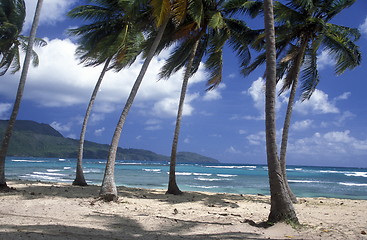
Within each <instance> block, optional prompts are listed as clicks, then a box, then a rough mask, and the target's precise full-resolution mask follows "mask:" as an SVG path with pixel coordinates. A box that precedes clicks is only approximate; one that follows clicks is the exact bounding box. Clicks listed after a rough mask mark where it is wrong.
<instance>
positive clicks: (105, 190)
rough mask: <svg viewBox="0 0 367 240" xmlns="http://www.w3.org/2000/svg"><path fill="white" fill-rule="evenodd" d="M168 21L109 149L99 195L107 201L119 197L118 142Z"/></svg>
mask: <svg viewBox="0 0 367 240" xmlns="http://www.w3.org/2000/svg"><path fill="white" fill-rule="evenodd" d="M168 21H169V17H166V19H165V20H164V22H163V23H162V25H161V26H160V27H159V31H158V34H157V36H156V38H155V39H154V42H153V44H152V46H151V48H150V49H149V52H148V54H147V57H146V59H145V61H144V64H143V66H142V68H141V70H140V73H139V75H138V77H137V79H136V81H135V83H134V86H133V88H132V89H131V92H130V95H129V97H128V99H127V101H126V104H125V107H124V109H123V111H122V113H121V116H120V119H119V121H118V123H117V126H116V129H115V132H114V134H113V138H112V141H111V146H110V150H109V153H108V159H107V163H106V169H105V173H104V177H103V182H102V186H101V191H100V193H99V196H100V197H101V198H102V199H104V200H105V201H115V200H117V198H118V196H117V188H116V183H115V176H114V172H115V160H116V153H117V147H118V144H119V141H120V136H121V132H122V128H123V126H124V123H125V120H126V117H127V114H128V113H129V110H130V108H131V106H132V104H133V101H134V99H135V96H136V94H137V92H138V90H139V87H140V84H141V82H142V80H143V77H144V75H145V73H146V71H147V69H148V66H149V63H150V61H151V60H152V58H153V57H154V54H155V51H156V49H157V47H158V44H159V43H160V41H161V39H162V36H163V32H164V30H165V28H166V26H167V23H168Z"/></svg>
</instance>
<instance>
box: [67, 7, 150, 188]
mask: <svg viewBox="0 0 367 240" xmlns="http://www.w3.org/2000/svg"><path fill="white" fill-rule="evenodd" d="M90 2H91V3H94V4H99V5H83V6H78V7H76V8H74V9H73V10H71V11H70V12H69V13H68V15H69V16H70V17H72V18H81V19H85V20H89V21H93V22H92V23H89V24H87V25H84V26H81V27H78V28H76V29H70V30H69V32H70V34H72V35H75V36H79V37H80V39H79V47H78V48H77V50H76V54H77V55H78V57H79V59H80V61H81V63H83V64H84V66H93V67H95V66H98V65H101V64H104V67H103V69H102V71H101V73H100V76H99V78H98V80H97V82H96V85H95V87H94V90H93V93H92V95H91V98H90V101H89V104H88V107H87V110H86V113H85V116H84V120H83V125H82V130H81V133H80V139H79V153H78V159H77V167H76V178H75V180H74V182H73V185H79V186H86V185H87V183H86V181H85V178H84V173H83V167H82V161H83V149H84V139H85V133H86V129H87V123H88V119H89V116H90V113H91V111H92V107H93V104H94V101H95V99H96V96H97V93H98V91H99V88H100V85H101V83H102V80H103V77H104V75H105V73H106V72H107V71H108V70H110V69H114V70H115V71H120V70H121V69H122V68H123V67H126V66H129V65H131V64H132V63H133V62H134V61H135V59H136V57H137V56H138V55H139V53H140V44H141V42H142V40H143V39H144V37H143V34H142V33H141V31H137V28H136V23H135V22H134V21H131V20H130V19H129V16H128V15H126V12H127V11H128V10H129V8H131V5H129V4H128V2H125V1H118V0H110V1H103V2H101V1H95V0H90Z"/></svg>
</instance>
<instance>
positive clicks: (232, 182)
mask: <svg viewBox="0 0 367 240" xmlns="http://www.w3.org/2000/svg"><path fill="white" fill-rule="evenodd" d="M105 163H106V160H98V159H85V160H84V162H83V167H84V173H85V178H86V180H87V182H88V183H89V184H96V185H100V184H101V182H102V178H103V174H104V168H105ZM75 166H76V160H75V159H54V158H14V157H13V158H7V160H6V178H7V179H8V180H10V179H23V180H33V181H35V180H40V181H48V182H66V183H71V182H72V181H73V180H74V178H75ZM168 171H169V164H168V163H166V162H137V161H116V168H115V180H116V184H117V185H118V186H120V185H123V186H127V187H138V188H154V189H166V188H167V182H168ZM176 172H177V182H178V185H179V187H180V189H181V190H183V191H206V192H218V193H223V192H225V193H236V194H264V195H269V184H268V175H267V174H268V172H267V167H266V166H265V165H253V164H250V165H247V164H224V163H220V164H178V165H177V169H176ZM287 173H288V179H289V182H290V185H291V188H292V189H293V191H294V193H295V194H296V195H297V196H298V197H333V198H348V199H365V200H367V169H363V168H336V167H307V166H289V167H288V168H287Z"/></svg>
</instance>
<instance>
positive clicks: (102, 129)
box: [94, 127, 106, 136]
mask: <svg viewBox="0 0 367 240" xmlns="http://www.w3.org/2000/svg"><path fill="white" fill-rule="evenodd" d="M105 130H106V128H104V127H102V128H100V129H96V130H94V135H96V136H102V134H103V132H104V131H105Z"/></svg>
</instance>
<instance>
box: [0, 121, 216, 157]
mask: <svg viewBox="0 0 367 240" xmlns="http://www.w3.org/2000/svg"><path fill="white" fill-rule="evenodd" d="M7 122H8V121H7V120H0V136H1V138H2V137H3V135H4V132H5V128H6V126H7ZM78 145H79V141H78V140H75V139H71V138H64V137H63V136H62V134H61V133H59V132H58V131H56V130H55V129H54V128H52V127H51V126H50V125H48V124H44V123H37V122H34V121H29V120H17V121H16V123H15V125H14V132H13V136H12V138H11V141H10V146H9V151H8V156H17V157H54V158H76V157H77V154H78ZM108 150H109V145H108V144H99V143H95V142H90V141H86V142H85V143H84V158H91V159H106V158H107V155H108ZM116 158H117V159H121V160H137V161H169V157H168V156H164V155H160V154H157V153H154V152H152V151H148V150H143V149H133V148H129V149H123V148H120V147H119V148H118V150H117V156H116ZM177 161H178V162H188V163H190V162H196V163H217V162H219V161H218V160H216V159H213V158H209V157H205V156H202V155H199V154H196V153H189V152H180V153H178V154H177Z"/></svg>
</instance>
